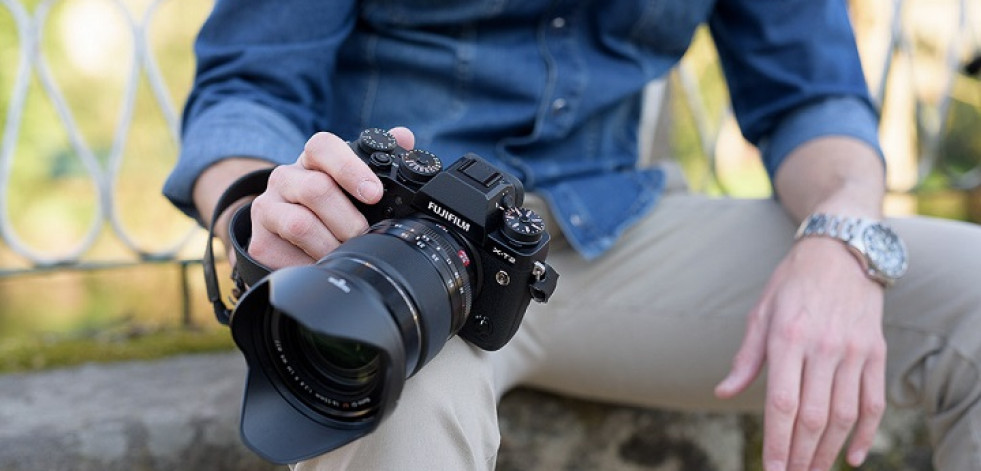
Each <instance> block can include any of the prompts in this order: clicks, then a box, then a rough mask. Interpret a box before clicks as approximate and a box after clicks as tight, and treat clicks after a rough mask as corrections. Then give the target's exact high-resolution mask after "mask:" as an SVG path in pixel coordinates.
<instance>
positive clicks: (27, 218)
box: [0, 0, 981, 277]
mask: <svg viewBox="0 0 981 471" xmlns="http://www.w3.org/2000/svg"><path fill="white" fill-rule="evenodd" d="M178 3H180V0H145V1H142V3H141V1H140V0H40V1H36V2H31V1H30V0H0V41H4V42H5V41H6V40H7V39H10V40H11V41H14V44H10V43H7V44H4V42H0V85H4V84H5V85H4V87H5V88H3V89H0V106H2V108H0V116H2V119H3V120H4V121H3V127H2V132H3V134H2V144H0V277H5V276H12V275H18V274H24V273H36V272H38V271H45V270H66V269H90V268H103V267H112V266H118V265H125V264H134V263H146V262H166V263H185V264H186V263H194V261H195V260H196V259H197V257H198V256H197V255H196V253H195V251H196V250H198V249H199V247H200V243H199V242H200V238H201V235H200V231H198V230H197V229H195V228H194V227H193V225H191V224H189V223H188V222H187V221H186V220H181V219H180V218H178V217H175V216H174V215H173V214H168V215H167V216H166V217H164V218H162V220H160V221H151V225H153V224H154V223H156V224H157V225H159V226H166V227H168V228H172V227H173V226H176V227H178V228H179V229H180V230H179V231H176V232H175V233H174V234H175V235H173V236H172V237H171V238H170V240H167V241H164V242H159V241H158V243H156V244H155V245H154V244H151V245H148V244H146V243H145V242H143V241H142V240H141V238H140V237H139V236H138V235H136V234H135V232H134V230H133V229H132V227H131V226H130V225H128V224H127V223H125V222H124V216H123V215H122V212H121V210H120V207H121V205H122V204H121V203H124V202H125V201H126V200H127V199H128V198H129V196H127V195H125V194H123V193H121V192H120V184H121V182H123V181H127V179H128V177H127V176H126V175H124V173H125V172H123V170H122V169H123V168H124V167H125V166H126V163H127V162H130V161H131V160H132V159H143V158H144V156H143V155H134V154H142V153H141V152H138V151H137V152H133V151H128V150H127V149H128V148H129V143H130V141H131V140H132V138H133V135H134V132H135V130H136V129H137V128H139V126H138V125H135V124H134V123H135V122H136V120H137V119H138V118H139V117H140V115H141V113H145V112H146V109H145V108H146V106H147V105H146V103H149V106H150V107H151V108H155V110H154V112H155V113H156V114H157V115H159V117H160V119H158V120H157V121H156V123H155V126H157V127H158V128H159V129H158V134H159V135H162V136H164V137H163V139H165V140H167V141H169V145H168V146H169V147H168V149H169V150H170V151H172V152H170V153H169V154H168V155H166V156H164V157H163V159H164V164H163V165H162V166H163V167H165V166H166V161H167V159H171V161H172V159H173V158H174V155H173V154H174V153H175V149H176V147H177V145H178V144H177V143H178V126H179V118H178V115H179V112H178V109H179V105H178V104H177V103H178V102H179V100H180V99H181V98H182V96H181V93H183V91H186V90H183V89H181V88H180V87H175V86H173V85H168V83H167V80H166V79H165V75H166V74H165V73H164V72H165V71H164V70H162V69H161V64H160V61H159V60H158V59H159V57H158V56H159V55H160V54H161V53H160V52H159V50H158V49H155V48H154V47H153V45H152V42H153V41H152V34H151V32H152V30H153V27H152V26H153V25H154V21H155V19H156V18H157V17H158V16H159V15H160V12H161V10H164V9H166V8H168V5H170V4H178ZM194 3H197V2H194ZM208 3H209V5H210V2H208ZM879 3H880V4H881V5H882V6H884V7H885V8H884V9H883V10H882V11H884V12H886V13H891V14H889V15H886V16H888V17H890V18H892V19H891V20H890V21H889V22H888V27H887V28H886V30H885V32H884V35H885V36H882V37H881V38H880V40H881V41H882V42H883V44H884V45H885V47H884V49H883V50H882V51H881V52H880V53H879V57H881V59H880V60H878V61H867V62H869V63H872V65H871V67H868V68H869V70H870V75H871V76H878V77H886V76H889V77H892V76H893V75H897V74H899V73H902V74H908V75H909V76H910V77H913V76H914V75H915V73H916V71H917V70H918V69H917V64H918V61H920V60H921V59H919V55H918V53H917V52H916V50H917V48H918V47H922V46H923V44H920V43H922V42H923V41H925V40H924V39H923V37H922V36H921V35H920V33H921V32H918V31H917V30H916V29H915V28H912V27H910V26H909V25H910V21H911V18H910V14H909V13H908V12H906V9H908V8H914V7H915V8H924V7H923V5H926V7H929V5H930V4H936V3H938V2H937V1H933V2H930V1H926V0H921V1H920V2H904V1H903V0H884V1H881V2H879ZM907 3H910V4H913V3H918V4H920V5H919V6H916V5H907ZM942 3H944V4H945V5H946V6H945V8H946V9H947V10H946V11H949V12H950V13H951V17H950V19H948V20H944V21H946V24H948V25H949V26H950V28H949V30H948V31H945V32H944V34H942V35H941V36H943V38H944V39H943V41H941V42H940V43H937V44H938V45H935V46H933V47H934V49H935V50H934V51H933V53H932V55H933V56H934V57H939V58H940V60H939V64H940V65H939V66H938V67H934V68H935V69H936V70H937V72H936V77H935V78H934V79H933V80H932V81H931V83H932V85H931V87H932V89H933V90H934V91H933V92H932V93H931V94H930V95H931V96H932V98H924V96H922V94H919V93H913V92H916V88H917V81H916V80H915V77H913V78H910V79H909V80H907V81H902V80H899V81H894V80H882V79H880V80H878V83H877V84H874V86H873V90H874V92H875V96H876V98H877V99H878V100H879V101H880V103H881V102H883V101H885V97H886V96H888V95H889V94H891V93H894V92H895V91H896V90H894V89H893V88H892V87H902V88H903V89H902V90H900V91H901V92H902V93H904V94H910V95H911V96H915V98H916V99H914V100H913V102H912V103H913V107H912V111H911V112H912V113H913V114H914V117H915V120H913V122H915V123H916V124H917V126H918V141H919V144H920V145H919V146H918V147H919V150H918V151H917V152H918V154H917V155H915V156H914V158H915V160H916V168H915V169H913V170H912V172H913V173H914V178H913V182H912V184H906V185H905V186H903V185H899V186H900V188H895V189H896V190H898V191H910V190H915V189H916V188H917V187H918V186H919V185H921V184H922V183H923V182H924V181H925V180H926V178H927V176H928V175H931V174H932V173H934V171H935V170H936V169H938V168H944V165H943V164H944V158H943V155H942V152H941V146H940V142H941V138H942V137H943V136H944V134H945V132H946V130H945V125H946V123H947V120H946V118H945V117H946V116H947V113H948V111H949V106H950V103H951V100H952V99H953V98H955V95H957V93H961V94H962V95H964V94H965V93H966V94H967V95H970V93H971V92H970V90H969V91H968V92H963V91H961V92H958V90H959V88H958V85H957V84H958V83H960V82H958V81H962V80H965V78H964V77H965V75H966V72H965V66H966V64H968V63H969V62H970V60H971V59H972V58H974V57H976V56H977V55H978V54H979V53H981V39H979V37H978V26H977V20H978V15H979V14H981V12H979V11H976V10H981V5H979V3H978V2H977V0H952V1H947V2H942ZM28 4H30V7H29V6H28ZM96 4H97V5H98V8H97V10H98V11H100V12H112V15H113V16H114V17H115V18H116V22H115V24H116V26H117V29H119V28H118V27H119V25H122V31H123V33H122V35H121V36H120V35H118V34H117V36H116V38H115V40H114V41H124V42H126V43H128V45H129V47H128V49H127V50H128V52H126V53H124V54H122V56H121V57H116V58H115V60H114V61H113V62H112V63H113V64H114V66H118V65H119V63H125V64H127V65H126V66H125V67H123V70H124V73H123V75H124V78H123V79H122V80H120V81H118V82H114V85H111V86H113V87H115V88H118V93H119V94H120V97H121V98H119V101H118V106H117V108H116V109H117V111H116V113H117V114H116V116H117V117H116V118H115V119H114V120H113V119H109V120H104V122H106V123H111V124H108V125H107V126H111V127H112V129H111V130H110V131H109V132H108V135H110V136H111V137H109V138H104V139H103V140H104V141H106V142H107V143H103V144H99V145H96V144H94V143H93V139H92V138H91V137H90V136H89V135H88V134H86V133H85V132H83V128H84V127H85V123H84V122H82V121H81V120H83V119H84V118H81V117H80V116H79V115H78V114H77V113H76V111H75V108H73V106H72V105H71V104H70V102H71V100H69V99H68V97H67V96H66V93H65V90H64V86H65V84H66V83H68V82H71V80H72V79H73V77H72V76H71V75H70V74H69V75H68V77H67V80H65V79H62V80H59V79H56V77H55V75H56V74H55V73H54V72H53V66H52V60H51V59H50V56H51V54H52V52H51V51H49V49H48V48H49V44H50V43H52V42H54V41H53V40H52V39H51V37H52V35H53V33H52V30H53V29H55V28H61V27H63V26H64V24H66V23H65V22H67V23H68V24H71V22H73V21H74V22H88V24H87V27H88V28H90V29H89V30H90V31H93V30H91V28H93V27H95V28H96V30H94V31H98V28H101V26H99V25H100V21H101V20H99V19H98V18H94V19H93V17H91V15H90V16H86V15H76V16H75V17H66V15H67V14H66V13H65V12H64V9H66V8H68V7H69V6H74V7H77V6H78V5H87V6H92V5H96ZM182 5H185V6H184V7H178V10H177V13H176V18H178V23H180V22H181V21H183V22H184V23H185V24H184V27H185V28H186V29H187V30H194V29H196V27H197V25H198V24H200V21H201V19H202V18H203V14H202V12H206V9H207V5H206V6H204V7H200V6H194V7H193V8H190V7H186V5H188V3H186V2H185V3H183V4H182ZM170 8H173V7H170ZM187 8H189V9H191V10H193V11H194V14H193V15H191V16H190V17H186V19H184V20H180V18H181V15H184V13H183V11H184V10H182V9H187ZM284 8H285V6H284ZM59 9H61V10H59ZM55 10H59V11H61V15H60V17H59V18H60V19H59V20H58V22H59V24H58V25H56V24H55V20H53V19H52V18H54V16H53V14H52V12H53V11H55ZM76 13H77V11H76ZM914 15H915V14H914ZM4 16H6V19H4ZM171 16H174V15H173V14H172V15H171ZM3 21H6V23H3ZM4 24H9V25H11V27H12V29H13V31H12V32H11V31H9V30H8V31H6V32H4V31H3V28H4V26H3V25H4ZM93 24H94V26H93ZM3 34H6V36H3ZM183 40H184V41H185V42H186V44H183V45H182V47H183V49H182V51H184V52H183V53H184V55H185V58H184V60H186V61H190V60H191V59H190V57H189V56H190V36H188V35H187V33H185V36H183ZM63 43H64V41H63ZM68 44H69V45H70V44H71V41H70V40H69V41H68ZM103 49H105V48H103ZM4 51H6V52H7V53H6V54H3V52H4ZM103 52H104V50H103ZM897 61H905V63H906V66H905V67H897ZM910 64H912V66H910ZM900 69H902V70H901V71H899V70H900ZM187 70H189V69H187ZM186 75H188V74H185V76H186ZM697 75H698V74H697V73H695V72H693V70H692V68H691V65H690V64H689V63H688V62H685V63H684V64H683V65H682V67H680V68H679V69H678V71H677V74H676V77H677V80H675V82H674V83H676V84H680V86H677V87H675V88H674V92H675V93H677V94H679V95H677V96H680V97H683V99H684V100H685V102H686V103H687V105H688V107H689V109H690V110H691V111H692V115H693V116H694V119H695V120H694V122H695V127H696V129H697V131H698V133H699V135H700V140H699V142H700V145H701V150H702V152H703V154H704V155H705V156H706V157H707V158H708V160H709V162H710V163H711V165H709V172H710V175H712V172H714V169H715V168H716V165H715V160H714V159H715V155H716V151H715V146H716V142H717V140H718V135H719V130H720V129H721V125H719V122H721V120H723V119H725V115H726V113H725V112H719V111H718V110H716V111H717V112H712V111H710V110H708V109H707V108H708V107H707V105H706V104H705V103H704V102H703V101H702V98H701V93H700V91H699V83H698V82H699V81H698V79H697V78H696V77H697ZM958 77H960V78H958ZM185 79H186V80H187V81H189V77H185ZM966 80H970V79H966ZM973 83H974V84H977V82H973ZM897 84H898V85H897ZM938 84H939V85H938ZM961 88H963V86H961ZM141 94H142V95H141ZM140 96H143V97H144V98H142V99H141V98H139V97H140ZM957 99H958V100H961V101H965V102H968V103H973V104H974V105H975V106H978V107H981V95H978V96H961V97H959V98H957ZM32 100H34V102H45V103H48V106H50V108H51V109H52V110H53V112H52V114H53V115H54V116H55V118H56V119H51V120H49V125H50V126H53V127H56V128H57V133H59V134H61V135H62V136H63V137H62V141H63V142H64V144H65V147H66V148H64V149H60V150H59V149H56V150H55V152H62V153H64V154H66V155H67V156H68V157H65V158H67V159H68V160H70V161H74V162H75V163H74V164H71V165H69V166H73V168H74V169H75V175H76V177H78V176H80V175H82V176H84V178H85V179H87V180H88V182H89V184H90V185H91V188H92V190H91V191H90V197H91V199H92V203H91V204H90V206H91V208H89V209H87V210H85V211H86V212H87V214H88V218H87V219H88V222H87V225H85V227H84V228H82V229H76V230H75V233H76V237H75V239H74V240H70V241H65V240H63V239H57V240H59V242H57V243H56V244H55V246H53V247H47V248H44V247H39V246H38V243H37V242H36V241H34V240H32V239H31V238H30V237H28V236H27V235H25V232H40V233H45V229H44V228H40V229H39V228H37V227H35V225H32V224H33V223H32V221H34V220H35V219H36V220H40V221H47V220H46V219H45V218H44V217H41V216H38V217H37V218H35V217H34V216H35V215H36V213H37V212H40V211H44V210H45V208H42V207H38V208H32V207H31V206H30V205H31V203H30V202H23V201H22V202H20V203H16V202H15V201H14V200H15V196H16V194H14V193H13V192H14V188H15V185H14V182H16V181H17V179H18V178H19V177H18V169H19V168H21V167H23V165H21V164H22V163H23V162H26V161H28V160H31V159H35V158H36V156H35V155H32V154H31V153H30V152H28V151H25V150H23V148H22V147H23V146H25V138H24V133H25V128H26V124H27V123H25V116H26V115H28V114H29V112H30V107H31V103H32ZM79 100H81V101H82V102H84V101H85V97H82V98H81V99H79V98H76V102H77V101H79ZM141 100H142V101H143V102H146V103H144V105H142V107H141V106H140V105H139V103H140V101H141ZM972 100H977V101H976V102H972ZM53 132H54V131H53ZM106 134H107V133H106V132H103V135H106ZM158 139H159V136H158ZM42 140H43V139H42ZM38 158H39V157H38ZM62 160H64V158H63V159H62ZM25 165H26V164H25ZM52 165H54V164H52ZM49 170H50V168H49ZM962 170H963V169H962ZM158 173H159V172H158ZM158 178H159V179H160V180H161V181H162V176H159V177H158ZM37 181H38V183H37V184H38V185H41V186H43V185H44V184H45V183H44V181H45V180H44V179H39V180H37ZM950 184H951V185H952V186H955V187H960V188H971V187H977V186H978V185H979V184H981V170H978V168H976V167H975V168H972V169H968V170H967V171H960V172H958V173H957V174H956V175H953V176H952V178H951V180H950ZM34 190H37V188H34ZM139 190H140V191H142V192H145V193H146V194H149V195H152V196H149V197H146V198H152V199H156V200H158V201H157V202H156V203H155V204H161V205H165V202H162V197H160V196H159V187H156V186H154V185H145V187H143V188H140V189H139ZM51 191H52V192H55V191H58V189H57V188H56V187H54V186H53V187H52V190H51ZM15 203H16V204H15ZM18 208H19V209H18ZM155 208H159V207H155ZM133 211H134V212H136V213H139V212H140V209H135V210H133ZM147 211H151V210H149V209H148V210H147ZM152 211H157V212H166V211H168V210H167V209H153V210H152ZM168 218H169V219H168ZM150 219H151V220H153V219H155V218H153V217H151V218H150ZM173 221H176V222H173ZM57 230H58V229H57V228H55V229H52V231H55V232H57ZM149 231H150V232H154V231H156V229H153V228H151V229H149ZM144 232H146V229H145V230H144ZM107 240H109V242H106V241H107ZM106 244H108V245H111V246H113V247H115V248H113V249H106V250H103V249H101V248H100V247H102V246H103V245H106Z"/></svg>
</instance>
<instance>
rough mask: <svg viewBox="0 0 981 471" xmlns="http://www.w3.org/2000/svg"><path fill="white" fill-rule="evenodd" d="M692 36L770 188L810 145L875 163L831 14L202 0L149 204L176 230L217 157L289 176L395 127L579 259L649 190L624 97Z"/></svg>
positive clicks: (851, 52)
mask: <svg viewBox="0 0 981 471" xmlns="http://www.w3.org/2000/svg"><path fill="white" fill-rule="evenodd" d="M706 23H707V24H708V25H709V27H710V30H711V32H712V34H713V38H714V40H715V42H716V45H717V48H718V50H719V54H720V58H721V62H722V65H723V67H724V71H725V75H726V79H727V82H728V85H729V88H730V92H731V96H732V101H733V107H734V110H735V113H736V117H737V120H738V122H739V124H740V127H741V129H742V132H743V134H744V135H745V137H746V138H747V139H748V140H749V141H750V142H753V143H754V144H757V145H758V146H759V147H760V148H761V151H762V155H763V159H764V162H765V164H766V168H767V170H768V171H769V172H770V173H771V175H772V174H773V172H775V171H776V168H777V167H778V166H779V165H780V162H781V160H782V159H783V158H784V156H786V155H787V153H788V152H789V151H791V150H792V149H793V148H794V147H796V146H797V145H799V144H801V143H803V142H804V141H806V140H808V139H811V138H813V137H816V136H822V135H828V134H836V135H847V136H852V137H855V138H858V139H861V140H863V141H865V142H867V143H869V144H870V145H872V146H874V147H876V148H877V149H878V142H877V136H876V127H877V119H876V116H875V112H874V110H873V107H872V105H871V103H870V101H869V99H868V93H867V89H866V84H865V79H864V76H863V73H862V69H861V65H860V63H859V58H858V54H857V52H856V48H855V44H854V38H853V33H852V31H851V27H850V23H849V19H848V15H847V10H846V5H845V1H844V0H718V1H715V0H602V1H601V0H592V1H587V0H549V1H545V0H520V1H518V0H440V1H433V0H367V1H360V2H357V1H354V0H335V1H331V2H320V1H315V0H236V1H230V0H218V1H217V2H216V5H215V9H214V11H213V13H212V15H211V17H210V18H209V19H208V21H207V23H206V24H205V25H204V27H203V29H202V31H201V34H200V36H199V38H198V40H197V42H196V45H195V51H196V54H197V57H198V69H197V76H196V79H195V83H194V88H193V90H192V93H191V95H190V97H189V99H188V102H187V106H186V110H185V116H184V127H183V147H182V151H181V155H180V157H179V160H178V163H177V165H176V167H175V168H174V170H173V173H172V174H171V175H170V177H169V178H168V180H167V182H166V185H165V188H164V192H165V194H166V195H167V196H168V197H169V198H170V199H171V200H172V201H173V202H174V203H175V204H176V205H177V206H178V207H180V208H181V209H183V210H185V211H186V212H187V213H188V214H190V215H192V216H196V213H195V211H194V208H193V206H192V203H191V198H190V195H191V188H192V186H193V183H194V181H195V179H196V178H197V176H198V175H199V174H200V172H201V171H202V170H203V169H204V168H206V167H207V166H208V165H211V164H212V163H214V162H216V161H217V160H219V159H221V158H224V157H228V156H250V157H258V158H263V159H268V160H270V161H273V162H277V163H289V162H293V161H294V160H295V159H296V157H297V156H298V155H299V152H300V151H301V149H302V146H303V143H304V142H305V141H306V139H307V138H308V137H309V136H310V135H312V134H313V133H314V132H316V131H319V130H329V131H331V132H334V133H336V134H338V135H340V136H342V137H344V138H347V139H351V138H354V137H355V136H356V135H357V133H358V132H359V131H360V130H361V129H363V128H366V127H382V128H387V127H391V126H396V125H403V126H408V127H410V128H411V129H412V130H413V131H414V132H415V134H416V139H417V146H418V147H421V148H425V149H428V150H431V151H433V152H435V153H436V154H437V155H439V156H441V158H442V159H443V160H444V161H446V162H450V161H452V160H455V159H456V158H457V157H459V156H460V155H463V154H464V153H466V152H476V153H478V154H480V155H482V156H483V157H485V158H488V159H489V160H491V161H493V162H495V163H496V164H497V165H499V166H501V167H503V168H505V169H507V170H509V171H511V172H512V173H514V174H515V175H517V176H519V177H520V178H521V179H522V181H523V183H524V185H525V189H526V190H528V191H534V192H537V193H540V194H541V195H543V196H544V197H545V199H546V200H547V201H548V202H549V204H550V205H551V208H552V210H553V211H554V212H555V214H556V215H557V217H558V219H559V221H560V224H561V225H562V229H563V231H564V232H565V234H566V236H567V238H568V239H569V241H570V242H571V243H572V245H573V246H574V247H575V248H576V249H577V250H578V251H579V252H580V253H581V254H582V255H583V256H585V257H587V258H591V257H595V256H597V255H599V254H601V253H602V252H603V251H605V250H606V249H608V248H609V247H611V246H612V245H613V244H614V242H615V241H616V239H617V237H618V236H619V235H620V234H621V233H622V232H623V231H624V230H625V229H627V228H628V227H629V226H630V225H631V224H632V223H634V222H635V221H637V220H638V219H640V218H641V217H643V216H644V215H645V214H646V213H647V212H648V210H649V209H651V208H652V206H653V205H654V204H655V202H656V200H657V199H658V196H659V194H660V193H661V191H662V189H663V186H664V176H663V172H662V171H661V170H659V169H657V168H638V166H637V143H638V136H637V133H638V123H639V116H640V105H641V91H642V89H643V87H644V85H645V84H647V83H648V82H649V81H651V80H654V79H657V78H658V77H661V76H663V75H664V74H665V73H666V72H667V71H668V70H669V69H670V68H671V67H672V66H673V65H675V64H676V63H677V62H678V60H679V59H680V58H681V56H682V55H683V54H684V52H685V50H686V49H687V47H688V46H689V44H690V42H691V39H692V36H693V34H694V33H695V30H696V28H697V27H698V26H699V25H701V24H706Z"/></svg>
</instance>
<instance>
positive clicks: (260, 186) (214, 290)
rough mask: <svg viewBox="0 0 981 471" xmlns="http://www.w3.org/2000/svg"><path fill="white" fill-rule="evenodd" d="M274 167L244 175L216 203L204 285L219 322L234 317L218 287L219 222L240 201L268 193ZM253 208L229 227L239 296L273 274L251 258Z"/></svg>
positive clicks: (240, 212) (238, 215) (245, 208)
mask: <svg viewBox="0 0 981 471" xmlns="http://www.w3.org/2000/svg"><path fill="white" fill-rule="evenodd" d="M270 173H272V168H267V169H262V170H257V171H254V172H251V173H248V174H245V175H243V176H242V177H241V178H239V179H238V180H235V181H234V182H233V183H232V184H231V185H229V186H228V188H227V189H226V190H225V192H224V193H222V194H221V197H220V198H218V203H217V204H215V211H214V213H213V214H212V216H211V224H210V225H209V226H208V241H207V244H206V247H205V252H204V259H203V265H204V283H205V287H206V288H207V291H208V300H209V301H211V304H212V306H213V307H214V309H215V317H216V318H217V319H218V322H220V323H222V324H225V325H227V324H228V321H229V319H230V318H231V315H232V310H231V309H229V308H228V306H226V305H225V303H224V302H223V301H222V300H221V290H220V289H219V287H218V273H217V271H216V270H215V251H214V240H215V223H216V222H217V221H218V218H219V217H220V216H221V214H222V213H224V212H225V211H226V210H227V209H228V208H229V207H230V206H231V205H232V204H234V203H235V202H236V201H238V200H240V199H242V198H245V197H248V196H256V195H258V194H260V193H262V192H263V191H266V183H267V182H268V181H269V174H270ZM251 207H252V205H251V203H250V204H247V205H244V206H242V207H241V208H239V209H238V210H237V211H235V214H233V215H232V218H231V220H230V221H229V224H228V229H229V237H230V239H231V244H232V248H233V249H234V250H235V258H236V262H235V266H234V267H232V279H233V280H234V281H235V288H236V296H237V295H238V293H241V292H242V291H244V290H245V288H246V286H249V285H251V284H253V283H255V282H256V281H258V280H260V279H262V277H264V276H266V275H267V274H269V271H270V270H269V269H268V268H266V267H265V266H263V265H262V264H261V263H259V262H257V261H256V260H255V259H254V258H252V257H251V256H250V255H249V240H250V239H251V238H252V219H251V217H250V213H249V212H250V209H251Z"/></svg>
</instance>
